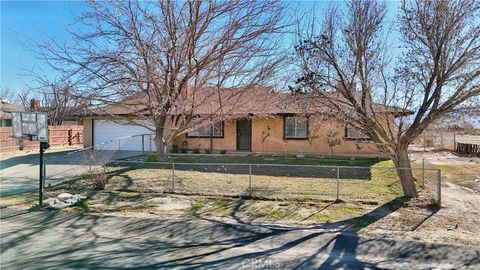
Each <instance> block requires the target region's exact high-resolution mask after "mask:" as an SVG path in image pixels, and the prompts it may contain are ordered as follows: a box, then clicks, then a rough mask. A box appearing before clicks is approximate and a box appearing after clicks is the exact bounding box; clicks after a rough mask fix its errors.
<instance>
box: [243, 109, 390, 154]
mask: <svg viewBox="0 0 480 270" xmlns="http://www.w3.org/2000/svg"><path fill="white" fill-rule="evenodd" d="M283 121H284V118H283V116H277V117H273V118H254V119H253V124H252V151H253V152H281V153H304V154H310V153H312V154H330V153H331V150H330V147H329V146H328V143H327V141H326V136H327V134H328V133H329V132H334V133H336V132H338V134H337V137H338V138H339V139H340V142H341V143H340V145H337V146H335V147H334V150H333V151H334V154H336V155H381V153H380V152H379V151H378V149H376V147H375V145H374V144H373V143H372V142H361V143H358V144H359V146H360V147H361V149H360V150H358V149H357V146H356V144H357V142H355V141H352V140H346V139H345V126H344V124H343V123H341V122H338V121H335V120H334V119H323V120H322V119H320V118H316V117H314V116H311V117H310V118H309V135H310V136H312V137H313V136H315V137H317V138H316V139H314V140H311V141H309V140H307V139H284V138H283ZM267 126H270V136H269V137H268V138H266V139H265V142H264V143H263V148H262V131H264V130H265V131H266V130H267Z"/></svg>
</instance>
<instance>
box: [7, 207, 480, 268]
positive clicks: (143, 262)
mask: <svg viewBox="0 0 480 270" xmlns="http://www.w3.org/2000/svg"><path fill="white" fill-rule="evenodd" d="M243 203H244V201H243V200H242V199H239V200H238V202H237V207H236V208H235V210H234V211H232V213H231V217H232V218H233V219H235V220H236V222H234V223H231V222H223V221H219V220H211V219H205V218H192V219H188V220H186V219H182V220H158V219H140V218H131V217H109V216H99V215H87V214H80V213H64V212H56V211H36V212H23V213H18V212H12V211H11V210H9V209H5V208H3V209H2V210H1V211H2V231H1V244H2V249H1V259H2V266H3V267H5V268H6V269H24V268H29V269H40V268H42V269H45V268H78V269H86V268H88V269H94V268H102V269H163V268H175V267H176V268H185V269H189V268H192V269H193V268H195V269H198V268H200V269H239V268H244V269H255V268H256V269H258V267H252V262H262V263H263V266H268V265H270V266H272V267H270V268H282V269H285V268H288V269H338V268H343V269H382V267H385V265H390V266H391V267H392V268H393V266H394V265H395V264H397V265H400V266H402V267H404V268H405V267H413V268H417V267H416V266H418V267H421V266H420V265H422V264H428V265H430V266H431V265H432V264H433V265H435V264H436V263H444V262H445V261H448V262H449V263H451V264H452V267H469V266H472V267H473V266H474V265H478V264H479V263H480V259H479V255H480V251H479V250H478V249H472V248H468V249H467V248H463V249H462V248H459V247H455V248H452V247H451V246H442V245H438V244H433V243H422V242H413V241H403V242H402V241H394V240H388V239H381V238H380V239H363V238H361V237H358V236H357V232H358V230H360V229H361V228H364V227H365V226H368V225H369V224H372V223H374V222H376V221H377V220H379V219H382V218H384V217H386V216H387V215H389V214H390V213H392V212H394V211H396V210H397V209H399V208H400V207H402V206H403V205H404V204H405V203H406V200H405V199H402V198H399V199H395V200H393V201H391V202H388V203H386V204H384V205H382V206H380V207H378V208H377V209H375V210H373V211H372V212H370V213H368V214H366V215H363V216H361V217H356V218H352V219H347V220H343V221H339V222H333V223H327V224H321V225H317V226H310V227H289V226H274V225H271V226H270V225H265V224H261V225H256V224H251V223H249V222H245V221H243V220H242V219H241V218H239V217H238V215H237V211H238V209H240V207H241V205H242V204H243ZM9 224H11V226H8V225H9ZM405 263H406V264H405ZM257 266H258V264H257ZM275 266H278V267H275ZM427 268H429V267H427Z"/></svg>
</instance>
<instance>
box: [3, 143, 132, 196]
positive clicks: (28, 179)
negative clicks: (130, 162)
mask: <svg viewBox="0 0 480 270" xmlns="http://www.w3.org/2000/svg"><path fill="white" fill-rule="evenodd" d="M95 154H96V161H97V162H102V161H105V160H110V159H118V158H124V157H127V156H132V155H138V154H140V152H135V151H96V152H95ZM87 156H88V155H87V153H86V152H85V151H77V150H68V151H56V152H52V151H49V150H47V152H46V154H45V159H46V164H47V166H46V171H47V174H46V176H47V177H46V178H47V179H46V185H48V184H55V183H58V182H59V181H64V180H68V179H71V178H72V177H75V176H77V175H80V174H82V173H85V172H86V171H87V169H88V166H87V164H88V163H89V162H87V160H86V158H87ZM38 164H39V154H38V153H28V154H23V155H18V154H16V155H13V156H4V157H2V159H1V160H0V196H2V195H9V194H15V193H20V192H24V191H29V190H34V189H37V188H38V177H39V166H38Z"/></svg>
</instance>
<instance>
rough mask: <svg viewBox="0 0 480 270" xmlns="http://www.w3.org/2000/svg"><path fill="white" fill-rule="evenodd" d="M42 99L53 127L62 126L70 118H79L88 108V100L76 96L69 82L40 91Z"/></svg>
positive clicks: (50, 85)
mask: <svg viewBox="0 0 480 270" xmlns="http://www.w3.org/2000/svg"><path fill="white" fill-rule="evenodd" d="M37 92H38V94H39V95H40V97H41V99H40V102H41V105H42V108H41V109H42V111H45V112H47V113H48V121H49V122H50V124H51V125H62V124H63V121H65V119H66V118H68V117H72V116H75V117H79V114H80V112H82V111H83V110H84V109H86V108H87V106H88V103H89V101H88V99H85V98H83V97H79V96H77V95H76V93H75V90H74V88H73V86H72V85H71V84H70V83H69V82H65V83H60V84H55V83H50V84H48V85H46V86H43V87H41V88H40V89H39V90H38V91H37Z"/></svg>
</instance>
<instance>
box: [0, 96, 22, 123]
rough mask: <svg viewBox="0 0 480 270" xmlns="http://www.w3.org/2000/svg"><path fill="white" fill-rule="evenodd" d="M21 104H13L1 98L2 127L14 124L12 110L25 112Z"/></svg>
mask: <svg viewBox="0 0 480 270" xmlns="http://www.w3.org/2000/svg"><path fill="white" fill-rule="evenodd" d="M24 111H25V109H24V108H23V106H21V105H16V104H11V103H8V102H6V101H4V100H1V99H0V127H11V126H12V114H11V113H10V112H24Z"/></svg>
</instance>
